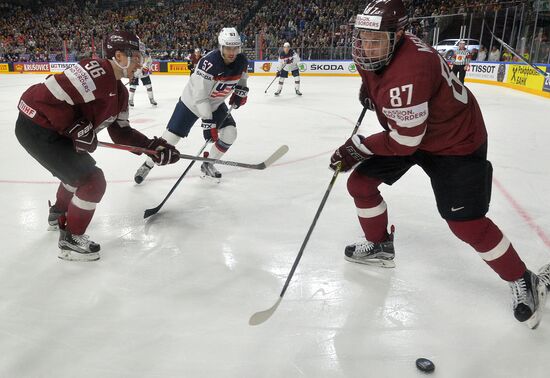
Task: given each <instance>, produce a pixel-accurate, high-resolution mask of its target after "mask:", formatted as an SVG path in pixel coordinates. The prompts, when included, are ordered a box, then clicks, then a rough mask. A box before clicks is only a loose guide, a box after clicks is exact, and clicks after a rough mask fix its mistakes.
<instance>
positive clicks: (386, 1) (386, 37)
mask: <svg viewBox="0 0 550 378" xmlns="http://www.w3.org/2000/svg"><path fill="white" fill-rule="evenodd" d="M408 23H409V17H408V15H407V10H406V9H405V6H404V5H403V2H402V1H401V0H373V1H370V2H369V3H368V4H367V7H366V8H365V10H364V11H363V13H362V14H358V15H357V17H356V19H355V27H354V30H353V38H352V57H353V61H354V62H355V64H356V65H357V66H359V67H360V68H362V69H364V70H366V71H376V70H379V69H381V68H382V67H384V66H386V65H387V64H388V63H389V62H390V60H391V58H392V56H393V54H394V52H395V48H396V46H397V43H398V42H399V41H398V40H397V38H396V34H397V32H398V31H399V30H404V29H405V28H406V27H407V25H408Z"/></svg>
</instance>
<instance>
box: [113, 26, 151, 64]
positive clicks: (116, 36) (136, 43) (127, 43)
mask: <svg viewBox="0 0 550 378" xmlns="http://www.w3.org/2000/svg"><path fill="white" fill-rule="evenodd" d="M103 48H104V50H105V57H106V58H107V59H113V57H114V56H115V53H116V52H117V51H122V52H123V53H125V54H126V56H128V57H131V56H132V55H133V53H134V51H138V52H139V53H140V54H141V56H145V45H144V44H143V43H142V42H141V41H140V39H139V37H138V36H137V35H135V34H134V33H132V32H128V31H114V32H112V33H111V34H109V35H108V36H107V38H105V41H104V44H103Z"/></svg>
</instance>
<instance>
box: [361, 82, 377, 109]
mask: <svg viewBox="0 0 550 378" xmlns="http://www.w3.org/2000/svg"><path fill="white" fill-rule="evenodd" d="M359 102H360V103H361V105H363V106H364V107H365V108H367V109H368V110H374V104H373V102H372V100H371V99H370V97H369V92H368V90H367V87H366V86H364V85H361V88H359Z"/></svg>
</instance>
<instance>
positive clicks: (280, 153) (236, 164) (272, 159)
mask: <svg viewBox="0 0 550 378" xmlns="http://www.w3.org/2000/svg"><path fill="white" fill-rule="evenodd" d="M287 152H288V146H286V145H283V146H281V147H279V148H278V149H277V151H275V152H274V153H273V154H271V156H270V157H268V158H267V159H266V160H265V161H263V162H261V163H258V164H247V163H239V162H236V161H229V160H218V159H209V158H205V157H200V156H193V155H185V154H180V158H181V159H187V160H197V161H206V162H209V163H212V164H221V165H230V166H232V167H239V168H248V169H258V170H262V169H266V168H267V167H269V166H270V165H271V164H273V163H274V162H275V161H277V160H279V159H280V158H281V157H283V155H284V154H286V153H287Z"/></svg>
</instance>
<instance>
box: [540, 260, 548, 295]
mask: <svg viewBox="0 0 550 378" xmlns="http://www.w3.org/2000/svg"><path fill="white" fill-rule="evenodd" d="M538 276H539V280H540V281H541V282H542V283H544V285H545V286H546V290H547V291H550V264H546V265H544V266H543V267H542V268H540V269H539V274H538Z"/></svg>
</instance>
